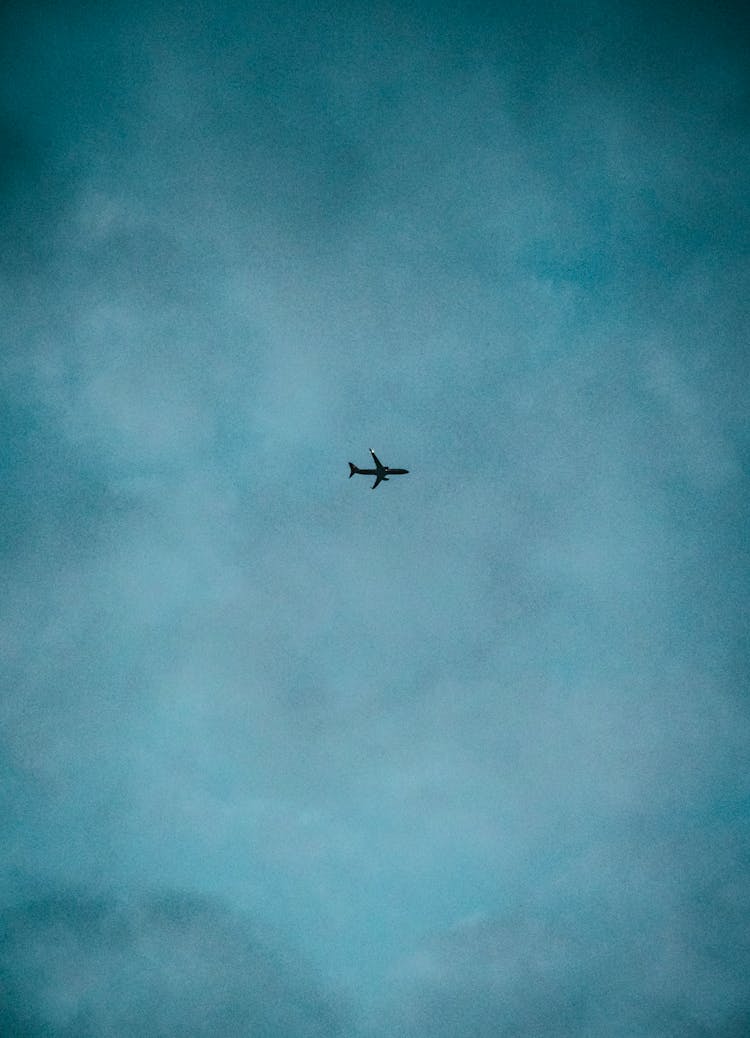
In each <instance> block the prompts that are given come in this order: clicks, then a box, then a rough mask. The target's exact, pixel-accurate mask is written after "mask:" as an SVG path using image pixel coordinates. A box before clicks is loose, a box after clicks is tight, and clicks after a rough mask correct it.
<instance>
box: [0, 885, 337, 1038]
mask: <svg viewBox="0 0 750 1038" xmlns="http://www.w3.org/2000/svg"><path fill="white" fill-rule="evenodd" d="M2 933H3V937H2V943H1V944H0V970H1V971H2V978H3V984H2V1010H0V1019H1V1020H2V1021H3V1024H4V1030H3V1035H5V1036H7V1038H36V1036H37V1035H38V1036H41V1035H45V1036H48V1038H73V1036H76V1038H87V1036H91V1038H101V1036H102V1035H105V1034H111V1035H117V1036H118V1038H125V1036H128V1035H132V1036H133V1038H135V1036H138V1038H156V1036H159V1038H161V1036H164V1038H166V1036H167V1035H177V1034H179V1035H185V1036H190V1038H192V1036H195V1038H197V1036H199V1035H205V1036H209V1035H211V1036H214V1035H219V1034H231V1035H237V1036H238V1038H239V1036H242V1035H247V1036H248V1038H249V1036H251V1035H258V1034H262V1035H266V1036H268V1038H276V1036H278V1038H318V1036H320V1038H323V1036H326V1038H335V1036H337V1035H343V1034H345V1033H349V1032H348V1031H346V1030H345V1027H344V1023H343V1020H342V1018H341V1016H340V1015H339V1013H338V1010H337V1009H336V1008H335V1007H334V1006H333V1004H332V1003H331V1002H330V1001H329V1000H327V999H326V997H325V996H324V995H323V994H322V993H321V991H320V990H319V988H318V987H317V986H316V982H315V980H314V979H313V978H312V977H310V976H308V975H307V974H306V973H305V970H304V968H303V967H302V966H301V965H300V963H299V962H298V961H297V960H296V958H295V956H294V955H292V954H289V953H287V952H285V951H283V950H280V949H279V948H278V947H274V945H273V943H272V942H270V941H269V940H268V938H267V937H266V936H264V935H262V934H260V933H259V932H258V931H257V930H256V929H255V928H254V927H253V926H252V925H251V924H250V923H249V922H248V920H247V919H245V918H243V917H242V916H240V915H238V914H236V913H232V912H231V911H229V910H228V909H226V908H224V907H223V906H222V905H221V904H219V903H216V902H214V901H211V900H208V899H205V898H198V897H193V896H189V895H183V894H173V893H162V894H158V895H152V896H146V897H142V898H138V899H133V900H127V899H122V900H116V899H111V898H105V897H98V898H97V897H89V896H86V895H80V894H70V893H67V894H59V895H51V896H47V897H45V898H43V899H40V900H35V901H32V902H28V903H26V904H23V905H21V906H20V907H17V908H14V909H12V910H9V911H6V912H5V913H4V914H3V920H2Z"/></svg>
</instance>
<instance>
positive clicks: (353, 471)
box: [349, 461, 359, 479]
mask: <svg viewBox="0 0 750 1038" xmlns="http://www.w3.org/2000/svg"><path fill="white" fill-rule="evenodd" d="M355 472H359V469H358V468H357V466H356V465H353V464H352V463H351V461H350V462H349V479H351V478H352V476H353V475H354V473H355Z"/></svg>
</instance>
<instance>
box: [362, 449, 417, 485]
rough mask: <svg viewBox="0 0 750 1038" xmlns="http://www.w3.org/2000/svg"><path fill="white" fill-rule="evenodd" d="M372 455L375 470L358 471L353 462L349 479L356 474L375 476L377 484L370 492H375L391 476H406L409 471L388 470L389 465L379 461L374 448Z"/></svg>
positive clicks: (371, 450)
mask: <svg viewBox="0 0 750 1038" xmlns="http://www.w3.org/2000/svg"><path fill="white" fill-rule="evenodd" d="M370 454H372V460H373V461H374V462H375V465H376V467H375V468H374V469H358V468H357V466H356V465H354V464H353V463H352V462H351V461H350V462H349V479H351V478H352V476H353V475H354V474H355V473H356V474H357V475H359V476H375V482H374V483H373V484H372V486H371V487H370V490H374V489H375V487H376V486H377V485H378V483H383V482H384V481H385V480H387V479H388V477H389V476H405V475H406V473H407V472H408V471H409V470H408V469H391V468H388V466H387V465H383V463H382V462H381V461H379V460H378V456H377V454H376V453H375V451H374V450H373V449H372V447H370Z"/></svg>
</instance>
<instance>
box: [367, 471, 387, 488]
mask: <svg viewBox="0 0 750 1038" xmlns="http://www.w3.org/2000/svg"><path fill="white" fill-rule="evenodd" d="M384 479H385V476H383V475H381V474H380V472H378V474H377V476H376V477H375V482H374V483H373V484H372V486H371V487H370V490H374V489H375V487H376V486H377V485H378V483H382V482H383V480H384Z"/></svg>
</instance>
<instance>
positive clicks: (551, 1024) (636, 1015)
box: [389, 829, 750, 1038]
mask: <svg viewBox="0 0 750 1038" xmlns="http://www.w3.org/2000/svg"><path fill="white" fill-rule="evenodd" d="M734 839H735V837H734V836H733V835H732V833H731V830H730V829H727V831H725V832H724V834H723V836H719V837H718V839H717V840H716V842H715V843H712V844H711V845H709V844H708V843H706V842H705V840H703V839H702V838H700V837H698V839H697V841H694V840H693V839H692V838H690V837H687V836H686V835H685V834H682V835H679V836H674V837H672V838H671V839H667V838H665V837H664V836H657V835H655V834H653V833H648V832H642V833H641V835H640V838H639V840H638V843H637V845H633V846H631V847H629V848H626V847H624V846H623V845H622V844H619V845H618V844H616V843H611V842H608V841H605V840H602V841H601V844H600V846H599V848H598V849H597V850H596V851H595V852H593V853H591V852H589V854H588V855H587V856H586V857H583V858H581V859H579V860H578V861H577V862H575V863H574V864H571V865H570V866H569V867H568V870H567V872H566V874H565V875H564V876H562V875H558V877H557V879H556V881H555V882H554V883H552V884H551V885H550V887H548V888H547V889H546V890H540V891H539V896H538V899H537V900H534V899H532V900H531V901H528V902H526V903H524V904H523V905H520V906H519V907H518V908H517V909H516V910H511V911H509V912H508V913H507V914H504V915H502V916H494V917H492V916H479V917H474V918H469V919H466V920H465V921H463V922H461V923H459V924H457V925H456V926H454V927H453V928H451V929H450V930H448V931H444V932H443V933H440V934H436V935H434V936H433V938H432V939H430V940H429V941H426V942H425V943H424V944H423V946H422V947H421V949H419V950H418V951H416V952H415V953H414V954H413V955H412V956H411V957H409V958H408V959H406V960H404V961H403V962H402V964H401V968H400V970H394V972H393V975H392V979H393V985H394V990H395V991H396V992H398V994H397V996H396V997H395V998H394V1000H393V1003H392V1006H391V1011H392V1014H393V1016H392V1019H390V1018H389V1033H393V1034H398V1035H399V1036H409V1038H412V1036H413V1038H422V1036H425V1035H430V1036H434V1038H442V1036H445V1038H448V1036H449V1035H455V1034H465V1035H471V1036H472V1038H490V1036H495V1035H496V1036H498V1038H499V1036H503V1035H508V1036H511V1035H512V1036H515V1038H532V1036H538V1035H545V1036H546V1035H549V1036H551V1038H573V1036H591V1038H594V1036H601V1038H626V1036H628V1035H634V1034H648V1035H649V1036H651V1038H677V1036H681V1035H685V1036H690V1038H709V1036H715V1038H719V1036H724V1035H727V1036H729V1035H734V1034H741V1033H744V1032H743V1031H742V1024H743V1021H744V1023H745V1025H747V1023H748V1021H750V984H749V983H748V979H747V978H748V976H749V975H750V941H749V940H748V936H747V933H746V930H745V928H744V926H743V923H742V919H743V917H744V916H745V914H746V912H747V910H748V907H749V906H750V883H749V882H748V877H747V875H746V873H745V872H744V870H743V869H742V868H741V867H740V864H739V860H738V858H735V857H732V856H731V855H730V856H727V851H728V850H730V848H729V847H728V846H727V844H728V843H729V844H731V843H732V842H733V841H734ZM696 842H697V846H696ZM731 850H732V851H733V852H734V854H737V852H738V851H739V852H740V854H741V850H740V848H738V847H733V848H731ZM738 857H739V855H738ZM678 862H679V863H681V866H682V871H679V869H680V865H678ZM604 877H606V879H604V883H603V882H602V881H603V878H604Z"/></svg>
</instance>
